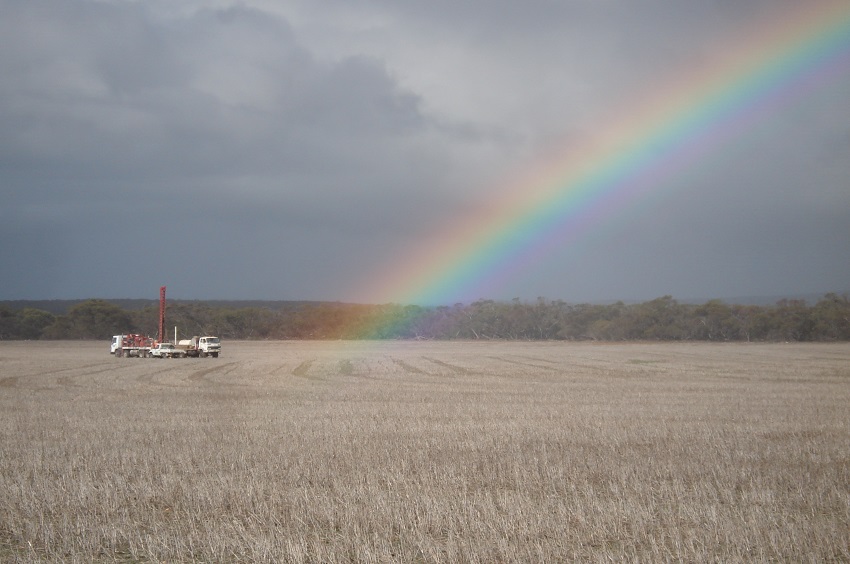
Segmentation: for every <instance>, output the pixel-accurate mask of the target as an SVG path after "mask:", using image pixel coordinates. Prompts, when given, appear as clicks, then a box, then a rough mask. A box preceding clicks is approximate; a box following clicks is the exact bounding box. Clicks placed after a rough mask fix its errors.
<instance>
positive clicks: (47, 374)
mask: <svg viewBox="0 0 850 564" xmlns="http://www.w3.org/2000/svg"><path fill="white" fill-rule="evenodd" d="M97 366H103V363H102V362H98V363H96V364H85V365H83V366H71V367H70V368H57V369H54V370H47V371H46V372H33V373H31V374H24V375H23V376H21V378H31V377H33V376H55V375H56V374H61V373H63V372H71V371H73V370H85V369H86V368H94V367H97ZM111 369H112V367H109V368H106V369H104V370H101V371H100V372H105V371H106V370H111Z"/></svg>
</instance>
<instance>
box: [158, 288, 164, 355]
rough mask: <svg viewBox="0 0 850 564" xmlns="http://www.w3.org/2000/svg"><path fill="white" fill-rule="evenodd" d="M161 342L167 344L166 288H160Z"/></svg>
mask: <svg viewBox="0 0 850 564" xmlns="http://www.w3.org/2000/svg"><path fill="white" fill-rule="evenodd" d="M159 342H160V343H164V342H165V286H161V287H160V288H159Z"/></svg>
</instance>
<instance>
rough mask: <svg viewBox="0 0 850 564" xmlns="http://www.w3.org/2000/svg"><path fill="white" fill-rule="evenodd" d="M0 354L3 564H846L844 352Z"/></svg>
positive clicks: (333, 349) (53, 348) (293, 349)
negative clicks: (579, 563)
mask: <svg viewBox="0 0 850 564" xmlns="http://www.w3.org/2000/svg"><path fill="white" fill-rule="evenodd" d="M225 346H226V351H225V354H224V356H223V357H222V358H219V359H178V360H154V359H115V358H112V357H110V356H109V355H108V354H107V353H106V352H105V351H106V346H105V344H103V343H41V342H36V343H8V342H7V343H0V408H2V415H0V507H3V508H4V510H3V514H2V517H0V558H2V559H4V560H20V561H48V560H50V561H55V560H63V561H79V562H84V561H92V560H101V561H115V560H118V561H162V562H165V561H168V562H175V561H200V560H203V561H240V560H241V561H252V562H262V561H266V562H280V561H289V562H316V561H322V562H348V561H364V562H385V561H386V562H388V561H399V562H413V561H428V562H430V561H435V562H442V561H445V562H492V561H562V560H575V559H581V560H584V561H604V560H609V559H616V560H620V559H630V560H635V559H640V560H653V561H655V560H674V559H675V560H686V561H730V560H784V561H787V560H793V561H811V562H823V561H848V560H850V415H848V409H847V406H848V405H850V401H848V400H850V345H848V344H830V345H823V344H811V345H797V344H793V345H788V344H782V345H780V344H776V345H762V344H758V345H748V344H731V345H712V344H603V345H599V344H564V343H478V342H476V343H455V342H451V343H433V342H427V343H406V342H398V343H396V342H393V343H367V344H364V343H352V342H283V343H256V342H231V343H225Z"/></svg>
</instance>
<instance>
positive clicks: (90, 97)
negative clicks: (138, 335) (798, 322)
mask: <svg viewBox="0 0 850 564" xmlns="http://www.w3.org/2000/svg"><path fill="white" fill-rule="evenodd" d="M784 9H785V7H784V5H783V3H780V2H746V3H735V2H696V1H693V2H691V1H688V2H678V3H673V4H671V3H669V2H661V1H660V0H641V1H638V2H624V1H613V0H612V1H605V2H589V1H571V2H549V1H540V2H528V3H516V2H507V1H504V2H503V1H499V2H486V3H485V2H442V1H438V2H428V3H425V2H406V3H399V2H378V1H373V2H363V3H358V4H357V6H354V5H352V4H351V3H348V2H341V1H335V0H334V1H331V0H322V1H317V2H264V1H262V0H254V1H245V2H239V3H237V2H232V3H231V2H226V1H222V2H204V1H200V0H199V1H193V0H185V1H174V2H120V1H107V0H104V1H88V0H72V1H68V0H35V1H33V0H26V1H23V0H0V76H3V79H2V80H0V171H2V177H0V198H2V206H0V243H2V250H0V258H2V264H3V268H2V272H0V299H13V298H53V297H87V296H99V297H140V296H149V295H152V294H154V293H155V290H156V288H157V287H158V286H159V285H162V284H166V283H167V284H169V287H170V288H174V290H173V291H175V292H176V293H177V294H178V295H179V297H192V298H271V299H328V300H335V299H351V300H357V299H358V298H359V294H358V291H359V289H361V288H362V287H363V285H364V284H369V279H370V276H380V274H381V273H382V272H384V271H386V270H387V269H391V268H392V265H393V262H397V261H401V260H404V257H405V255H406V254H407V253H408V252H409V249H411V248H415V247H416V245H417V244H418V243H419V242H421V241H422V240H423V239H426V238H428V237H429V236H430V235H433V233H434V232H437V231H439V230H441V229H444V228H445V226H446V225H449V224H451V223H452V222H455V221H462V220H463V217H464V214H466V213H474V211H475V209H476V208H477V207H480V206H481V205H482V203H483V202H486V199H487V198H488V195H489V194H490V193H491V191H492V190H494V189H495V188H494V187H496V186H500V185H501V183H502V180H503V179H504V178H505V177H506V175H510V174H513V173H517V171H521V170H522V169H523V168H524V167H528V166H530V163H533V162H534V161H535V159H537V158H538V156H539V154H540V153H541V152H545V151H547V150H550V149H551V147H552V146H555V145H558V144H562V143H563V142H564V140H565V139H570V138H571V137H574V138H576V139H580V138H582V136H586V135H587V134H588V133H590V132H592V131H593V127H594V124H595V123H597V122H598V121H599V120H600V119H603V118H604V117H605V116H606V115H607V114H608V113H610V112H611V110H612V108H622V107H628V104H630V103H633V100H634V99H643V98H644V97H645V96H646V95H647V94H651V93H652V92H653V89H654V88H657V85H658V84H660V83H662V81H664V80H667V79H669V77H670V76H671V75H675V74H676V73H678V72H680V71H682V70H683V69H693V68H698V67H699V65H702V64H705V61H706V60H709V59H710V58H711V56H712V54H713V52H714V51H715V50H716V49H718V48H721V47H722V46H723V45H725V44H726V43H728V42H729V41H730V40H731V39H732V38H734V37H737V36H740V35H741V34H742V33H745V32H746V31H747V29H748V28H750V27H751V26H756V25H758V22H760V21H762V20H763V19H764V18H765V17H768V16H770V15H771V14H775V13H776V12H777V11H781V10H784ZM847 100H850V79H848V78H847V77H843V78H841V77H840V78H838V79H835V80H833V81H832V82H831V83H830V84H829V85H828V87H826V88H823V89H820V90H817V91H814V92H812V93H811V94H810V95H809V96H808V97H805V98H801V99H800V100H798V101H797V102H795V103H793V104H791V105H789V106H788V107H786V108H783V113H782V114H781V115H780V116H779V117H777V118H776V119H772V120H770V121H769V123H768V124H767V125H761V126H759V127H760V129H758V130H757V131H754V132H750V133H748V134H747V135H745V136H744V138H743V140H742V141H736V142H737V143H738V145H735V146H734V147H733V149H732V150H728V151H726V150H724V151H721V154H720V155H719V156H716V157H715V159H714V161H711V162H709V163H708V164H703V165H702V168H700V169H699V171H700V172H699V173H691V174H690V176H688V177H687V178H686V179H685V180H683V181H682V182H680V184H679V185H676V186H671V187H669V188H667V189H666V192H665V193H666V194H667V195H668V197H666V199H665V200H664V201H663V202H661V203H656V207H655V208H654V209H649V210H646V211H645V212H644V213H643V214H640V213H635V214H631V215H629V216H628V217H624V218H622V219H621V220H620V223H619V225H618V226H617V227H616V229H613V228H612V229H608V231H609V232H610V233H611V234H610V235H604V236H602V235H599V236H598V239H599V240H600V241H601V242H603V243H604V242H605V241H607V242H608V244H610V245H611V248H610V251H609V252H606V253H605V256H601V257H600V256H598V255H597V254H594V253H591V252H585V253H581V252H574V251H573V250H570V249H562V250H559V251H557V252H555V253H554V255H553V256H551V257H549V258H548V260H547V261H546V263H545V264H542V265H539V270H537V271H534V272H528V273H525V276H520V277H519V278H517V279H516V280H513V281H511V282H510V283H509V284H507V285H506V287H505V288H502V289H494V290H493V291H494V292H497V293H499V295H493V296H486V297H495V298H511V297H513V296H515V295H518V296H522V297H528V298H534V297H536V296H538V295H546V296H549V297H552V298H563V299H567V300H583V299H607V298H619V297H626V298H628V297H635V298H640V297H653V296H655V295H660V294H663V293H673V294H676V295H681V296H698V295H706V296H710V297H711V296H716V295H721V294H722V293H728V292H734V293H736V294H738V295H740V294H753V293H759V292H760V291H761V289H762V288H764V289H768V288H769V291H770V292H774V293H775V292H783V291H787V292H797V291H800V292H809V291H821V290H824V291H829V290H843V289H845V288H847V287H848V286H850V272H848V269H850V266H848V265H850V260H849V259H850V256H848V250H847V248H846V247H847V246H846V245H844V246H842V245H839V244H837V243H836V241H837V240H839V239H840V238H841V235H842V234H843V233H846V234H848V235H850V232H847V230H846V229H844V228H843V227H844V226H846V225H850V196H848V194H850V191H848V190H847V183H848V178H850V171H848V161H847V159H846V158H845V157H846V154H847V148H848V145H850V143H848V139H850V117H848V116H850V111H848V110H850V108H848V105H847V104H848V103H847ZM686 176H687V175H686ZM661 211H663V212H664V213H660V212H661ZM665 217H666V218H667V219H662V218H665ZM791 233H793V234H794V236H793V240H789V239H792V238H791V237H790V234H791ZM606 237H607V239H606ZM670 239H674V240H675V241H676V244H675V245H673V244H669V243H665V241H669V240H670ZM157 249H159V250H160V251H159V252H158V251H157ZM697 253H698V254H699V255H701V256H702V257H703V258H702V259H698V258H696V256H695V255H696V254H697ZM606 257H607V258H606ZM761 262H763V263H764V266H763V267H762V266H760V263H761ZM791 262H794V263H795V264H794V267H793V268H792V267H788V266H787V265H788V263H791ZM783 264H785V265H786V269H785V270H783ZM8 265H13V266H11V267H9V266H8ZM625 265H628V268H629V269H630V271H631V274H630V275H629V276H623V275H622V270H621V269H622V268H624V266H625ZM676 265H679V266H680V267H681V268H677V267H676ZM801 271H808V272H809V275H807V276H802V275H795V274H794V273H795V272H801ZM697 272H698V273H699V274H696V273H697ZM689 273H691V274H689ZM629 280H631V282H628V281H629ZM839 286H841V287H839ZM477 297H481V296H471V298H477Z"/></svg>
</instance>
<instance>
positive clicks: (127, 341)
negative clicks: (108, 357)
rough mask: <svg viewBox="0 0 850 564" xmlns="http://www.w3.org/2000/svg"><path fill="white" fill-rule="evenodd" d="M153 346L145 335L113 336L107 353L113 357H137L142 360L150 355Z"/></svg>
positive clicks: (151, 341)
mask: <svg viewBox="0 0 850 564" xmlns="http://www.w3.org/2000/svg"><path fill="white" fill-rule="evenodd" d="M153 344H154V341H153V339H152V338H151V337H148V336H147V335H139V334H136V333H131V334H129V335H113V336H112V345H110V347H109V352H110V354H114V355H115V356H127V357H129V356H137V357H142V358H144V357H147V356H149V355H150V352H151V347H153Z"/></svg>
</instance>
